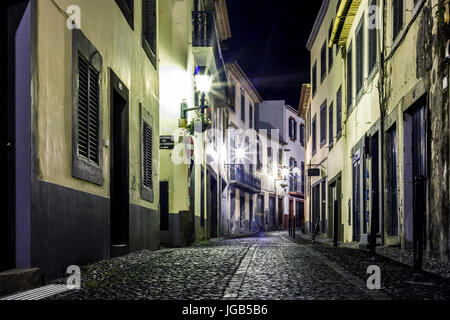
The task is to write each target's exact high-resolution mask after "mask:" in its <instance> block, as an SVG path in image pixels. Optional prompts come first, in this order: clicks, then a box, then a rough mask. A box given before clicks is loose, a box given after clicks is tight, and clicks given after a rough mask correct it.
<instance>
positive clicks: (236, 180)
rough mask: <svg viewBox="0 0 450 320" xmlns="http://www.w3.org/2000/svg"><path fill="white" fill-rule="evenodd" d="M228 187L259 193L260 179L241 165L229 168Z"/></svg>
mask: <svg viewBox="0 0 450 320" xmlns="http://www.w3.org/2000/svg"><path fill="white" fill-rule="evenodd" d="M230 185H231V186H232V187H235V188H238V189H241V190H245V191H247V192H250V193H260V192H261V179H259V178H258V177H256V176H255V175H254V174H253V173H251V172H250V171H248V170H245V169H244V168H243V166H241V165H239V166H231V167H230Z"/></svg>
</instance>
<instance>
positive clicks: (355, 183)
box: [352, 153, 361, 242]
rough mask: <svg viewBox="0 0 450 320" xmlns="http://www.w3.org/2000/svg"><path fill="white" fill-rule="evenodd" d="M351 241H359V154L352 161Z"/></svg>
mask: <svg viewBox="0 0 450 320" xmlns="http://www.w3.org/2000/svg"><path fill="white" fill-rule="evenodd" d="M352 189H353V241H357V242H359V241H360V240H361V159H360V157H359V153H358V154H357V155H355V157H354V161H353V188H352Z"/></svg>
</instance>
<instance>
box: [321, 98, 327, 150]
mask: <svg viewBox="0 0 450 320" xmlns="http://www.w3.org/2000/svg"><path fill="white" fill-rule="evenodd" d="M326 141H327V101H326V100H325V102H324V103H322V106H321V107H320V147H321V148H322V147H323V146H324V145H325V144H326Z"/></svg>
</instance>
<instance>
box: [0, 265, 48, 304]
mask: <svg viewBox="0 0 450 320" xmlns="http://www.w3.org/2000/svg"><path fill="white" fill-rule="evenodd" d="M43 284H44V277H43V274H42V271H41V269H39V268H32V269H13V270H8V271H5V272H1V273H0V297H2V296H6V295H9V294H13V293H17V292H23V291H27V290H31V289H35V288H38V287H40V286H42V285H43Z"/></svg>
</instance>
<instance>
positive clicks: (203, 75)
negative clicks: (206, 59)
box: [194, 67, 214, 93]
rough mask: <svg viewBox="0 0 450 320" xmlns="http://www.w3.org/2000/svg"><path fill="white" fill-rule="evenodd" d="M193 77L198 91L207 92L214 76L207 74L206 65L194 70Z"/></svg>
mask: <svg viewBox="0 0 450 320" xmlns="http://www.w3.org/2000/svg"><path fill="white" fill-rule="evenodd" d="M194 79H195V85H196V87H197V89H198V91H200V92H202V93H208V92H209V91H210V90H211V86H212V83H213V80H214V77H213V76H212V75H210V74H209V72H208V68H207V67H198V68H197V69H196V70H195V75H194Z"/></svg>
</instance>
